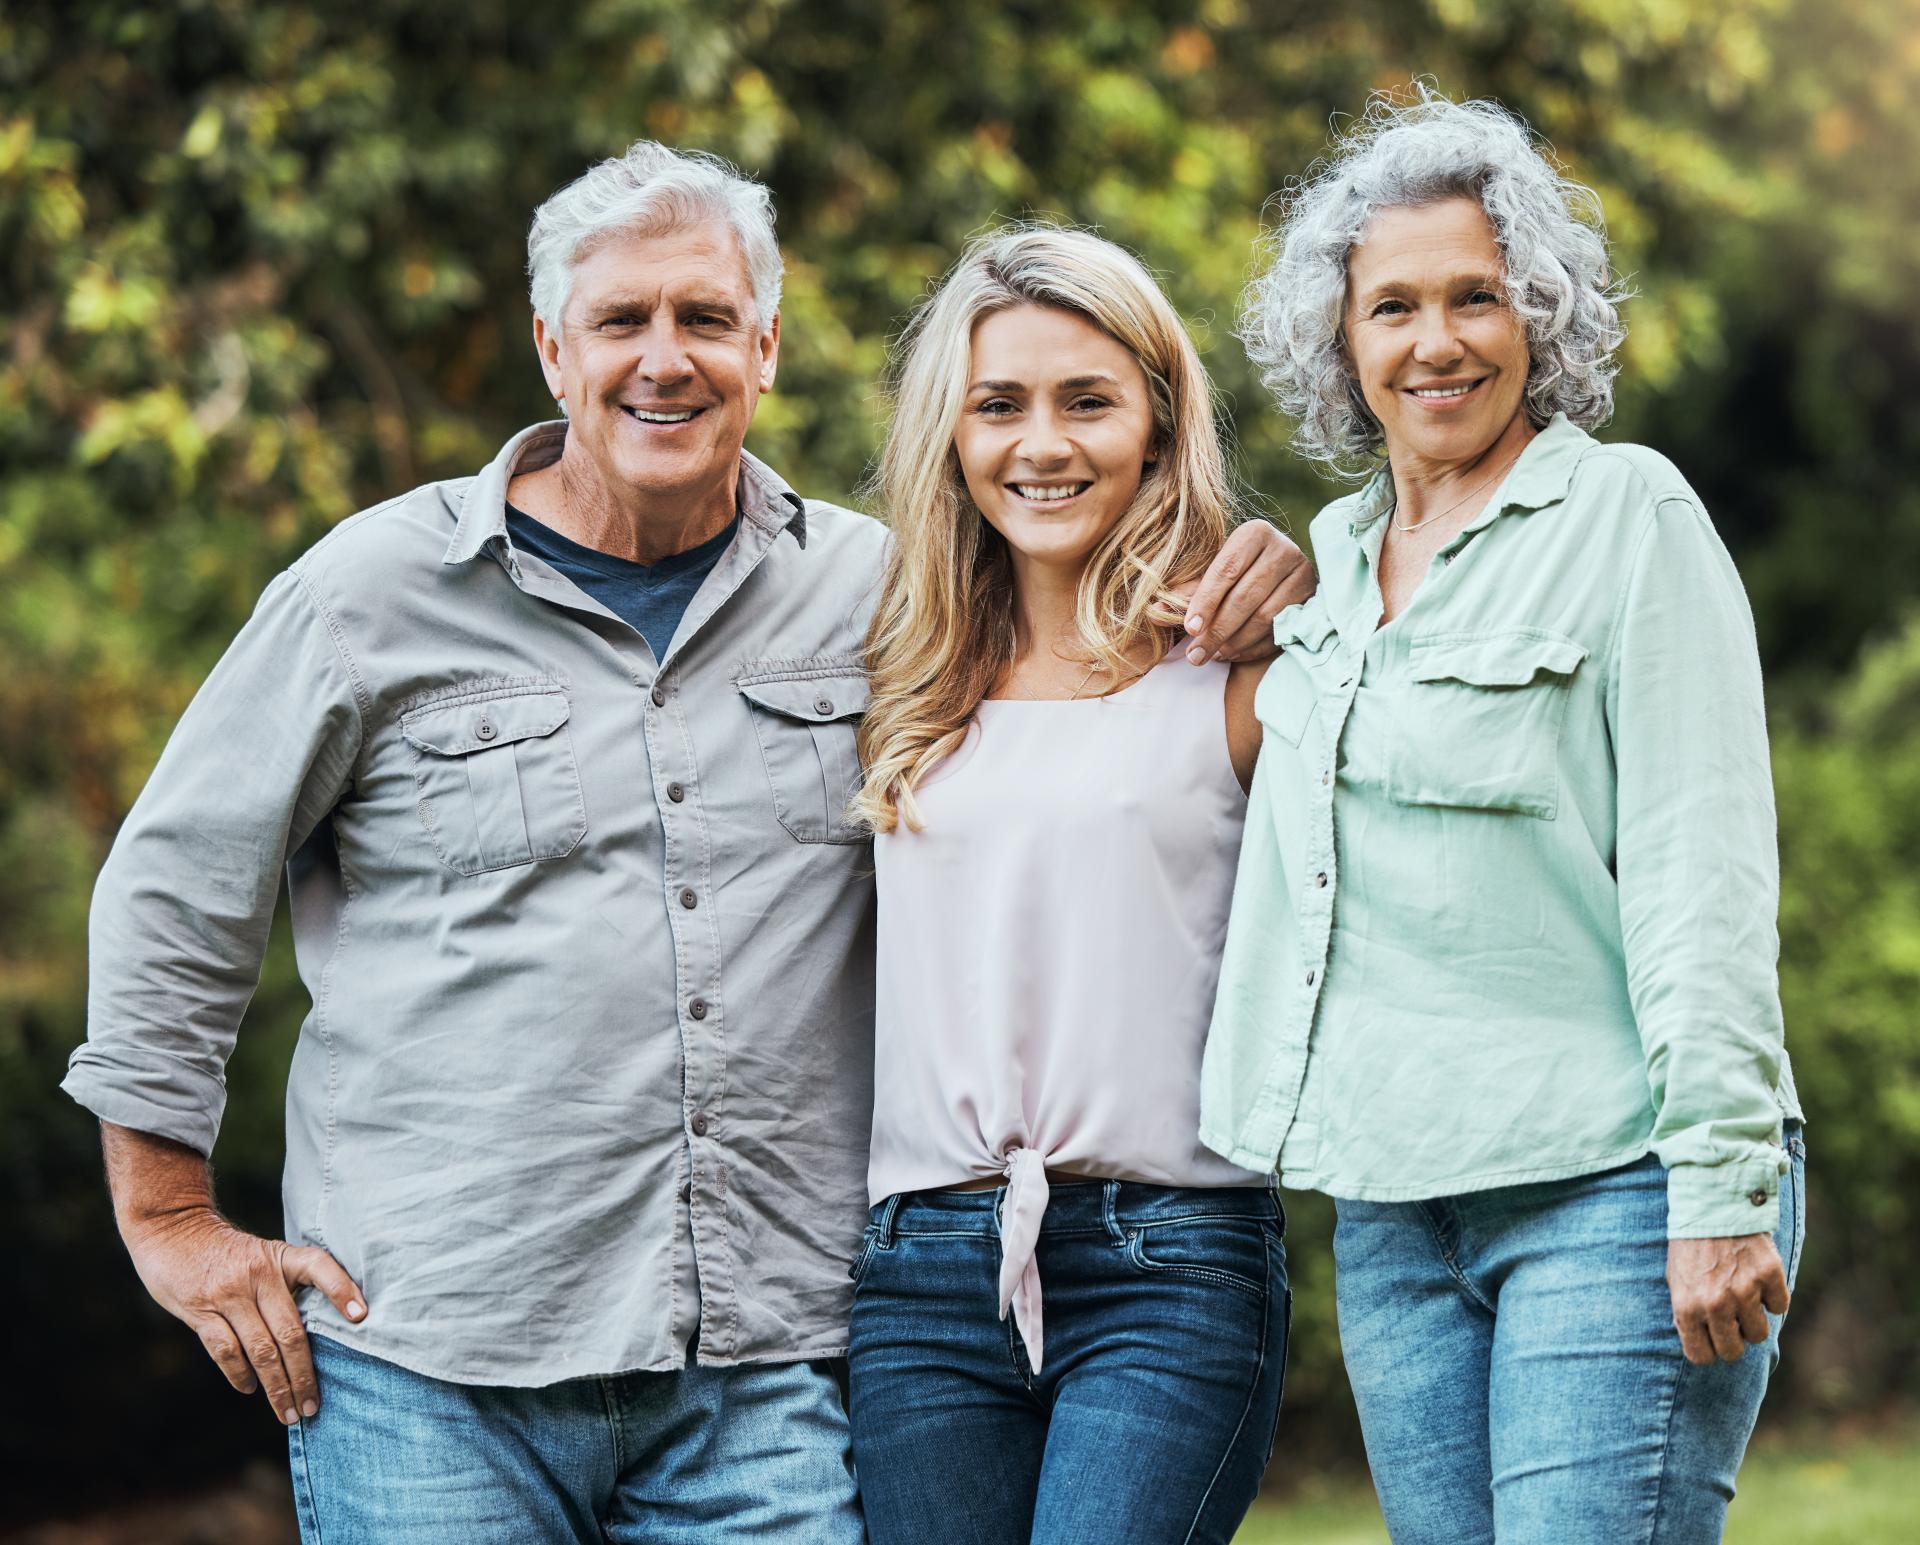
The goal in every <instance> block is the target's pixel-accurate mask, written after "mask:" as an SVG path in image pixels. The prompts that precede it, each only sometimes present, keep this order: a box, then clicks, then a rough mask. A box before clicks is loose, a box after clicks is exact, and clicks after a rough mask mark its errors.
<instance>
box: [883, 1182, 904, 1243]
mask: <svg viewBox="0 0 1920 1545" xmlns="http://www.w3.org/2000/svg"><path fill="white" fill-rule="evenodd" d="M903 1195H905V1193H904V1192H901V1191H896V1192H894V1193H893V1195H892V1196H890V1197H888V1198H887V1199H886V1200H885V1201H884V1202H882V1203H881V1204H880V1237H879V1239H878V1240H877V1241H876V1242H877V1243H878V1244H879V1246H880V1248H881V1249H882V1250H891V1249H892V1248H893V1215H894V1214H895V1213H897V1212H898V1211H899V1210H900V1198H901V1197H902V1196H903Z"/></svg>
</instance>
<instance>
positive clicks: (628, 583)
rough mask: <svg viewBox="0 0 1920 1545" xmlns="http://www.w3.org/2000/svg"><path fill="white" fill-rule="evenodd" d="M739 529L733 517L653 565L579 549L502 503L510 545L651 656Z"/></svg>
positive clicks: (661, 653) (662, 650)
mask: <svg viewBox="0 0 1920 1545" xmlns="http://www.w3.org/2000/svg"><path fill="white" fill-rule="evenodd" d="M739 528H740V517H739V516H738V515H736V516H734V517H733V519H732V520H730V521H728V522H727V529H726V530H724V531H722V532H721V533H720V534H719V535H718V536H716V537H712V538H710V539H709V540H707V541H705V542H702V543H701V544H700V545H699V546H698V547H689V548H688V549H687V550H686V551H685V552H683V553H675V554H674V555H673V556H672V557H670V558H662V559H661V560H660V561H659V562H658V563H635V562H634V561H633V560H632V559H630V558H616V557H614V555H613V554H612V553H603V552H601V551H600V550H599V549H598V548H593V547H582V546H581V545H580V544H579V543H578V542H575V541H573V540H572V539H570V538H568V537H564V536H562V535H561V534H560V533H559V532H558V531H555V530H554V529H553V527H551V526H546V525H542V524H541V523H540V522H539V521H537V520H535V519H534V518H533V517H532V516H531V515H529V514H528V513H527V512H526V511H525V510H519V509H515V508H514V507H513V506H512V505H511V504H509V505H508V506H507V535H508V536H509V537H510V538H511V539H512V541H513V545H514V546H515V547H517V548H519V549H520V551H522V552H528V553H532V554H533V555H534V556H535V557H537V558H541V559H544V560H545V561H546V562H548V563H550V564H552V565H553V567H554V568H556V569H558V570H559V571H560V572H561V573H562V574H564V575H566V576H567V578H568V579H570V580H572V581H573V582H574V583H575V584H576V585H578V586H579V587H580V588H581V589H582V590H584V591H586V593H587V594H588V595H590V596H592V597H593V598H594V600H596V601H598V602H599V603H600V604H601V605H602V606H604V607H606V609H607V610H608V611H610V612H612V613H613V614H614V616H616V617H618V618H619V619H620V620H621V621H622V622H624V623H626V624H627V625H628V626H629V627H631V628H633V629H634V630H635V631H636V632H637V633H639V635H640V636H641V637H642V638H644V639H645V640H646V641H647V643H648V644H649V645H650V646H651V647H652V649H653V657H654V659H655V660H660V659H663V658H664V657H665V656H666V652H667V645H669V644H670V643H672V642H673V630H674V629H675V628H677V627H679V626H680V619H681V617H683V616H684V615H685V614H686V610H687V607H688V606H689V605H690V604H691V603H692V601H693V595H694V592H695V591H696V590H698V589H699V588H700V582H701V581H702V580H704V579H705V578H706V577H707V574H708V572H709V571H710V570H711V569H712V568H713V566H714V565H715V564H716V563H718V562H719V561H720V555H721V554H722V553H723V552H725V551H726V550H727V544H728V543H729V542H731V541H732V540H733V533H734V532H735V531H737V530H738V529H739Z"/></svg>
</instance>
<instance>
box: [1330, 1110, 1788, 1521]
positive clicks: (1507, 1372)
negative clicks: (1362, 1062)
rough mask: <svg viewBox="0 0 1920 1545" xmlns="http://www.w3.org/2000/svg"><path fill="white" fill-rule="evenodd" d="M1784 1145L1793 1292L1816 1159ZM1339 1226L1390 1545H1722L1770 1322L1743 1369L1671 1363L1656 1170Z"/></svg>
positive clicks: (1638, 1169) (1355, 1219) (1344, 1305)
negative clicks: (1809, 1163) (1810, 1167)
mask: <svg viewBox="0 0 1920 1545" xmlns="http://www.w3.org/2000/svg"><path fill="white" fill-rule="evenodd" d="M1786 1139H1787V1149H1788V1153H1789V1157H1790V1161H1791V1167H1790V1170H1789V1174H1788V1176H1787V1177H1786V1179H1785V1180H1784V1181H1783V1182H1782V1184H1781V1188H1780V1223H1779V1228H1778V1230H1777V1231H1776V1232H1775V1234H1774V1243H1775V1245H1776V1246H1777V1247H1778V1248H1779V1251H1780V1259H1781V1261H1782V1262H1783V1263H1784V1264H1785V1266H1786V1269H1787V1280H1788V1282H1789V1283H1790V1284H1791V1283H1792V1281H1793V1280H1794V1278H1795V1277H1796V1276H1797V1274H1798V1272H1799V1267H1800V1247H1801V1244H1802V1242H1803V1241H1804V1239H1805V1237H1806V1211H1805V1197H1806V1191H1805V1185H1806V1148H1805V1146H1804V1144H1803V1142H1802V1140H1801V1136H1800V1129H1799V1126H1798V1124H1797V1123H1795V1124H1790V1125H1789V1126H1788V1128H1787V1131H1786ZM1338 1211H1339V1224H1338V1226H1337V1228H1336V1229H1335V1231H1334V1246H1333V1248H1334V1259H1335V1263H1336V1265H1337V1267H1338V1289H1337V1296H1338V1300H1339V1311H1340V1340H1341V1346H1342V1348H1343V1350H1344V1351H1345V1353H1346V1360H1347V1375H1348V1377H1349V1378H1350V1379H1351V1381H1352V1384H1353V1392H1354V1398H1355V1400H1356V1401H1357V1402H1358V1404H1359V1408H1360V1423H1361V1427H1362V1428H1363V1430H1364V1432H1365V1435H1366V1443H1367V1458H1368V1460H1369V1462H1370V1463H1371V1465H1372V1467H1373V1479H1374V1485H1375V1487H1376V1488H1377V1489H1378V1491H1379V1493H1380V1507H1381V1511H1382V1512H1383V1513H1385V1515H1386V1520H1387V1529H1388V1531H1389V1532H1390V1533H1391V1534H1392V1536H1393V1539H1394V1542H1395V1545H1476V1542H1491V1541H1494V1540H1498V1541H1499V1542H1500V1545H1587V1542H1591V1545H1709V1542H1713V1541H1717V1540H1719V1538H1720V1534H1721V1530H1722V1527H1723V1526H1724V1524H1725V1522H1726V1512H1727V1503H1728V1502H1729V1501H1730V1500H1731V1499H1732V1497H1733V1483H1734V1476H1735V1474H1736V1472H1737V1471H1738V1470H1739V1468H1740V1460H1741V1457H1742V1456H1743V1455H1744V1454H1745V1452H1746V1446H1747V1439H1748V1437H1749V1436H1750V1435H1751V1433H1752V1431H1753V1423H1754V1418H1755V1417H1756V1416H1757V1415H1758V1413H1759V1410H1760V1399H1761V1396H1762V1395H1763V1394H1764V1393H1765V1392H1766V1387H1767V1376H1768V1374H1769V1373H1770V1372H1771V1371H1772V1369H1773V1366H1774V1364H1775V1363H1776V1362H1778V1361H1779V1357H1780V1321H1781V1317H1780V1316H1777V1315H1773V1316H1769V1319H1770V1321H1771V1332H1772V1333H1771V1334H1770V1335H1769V1336H1768V1338H1767V1341H1766V1343H1765V1344H1764V1345H1757V1346H1751V1347H1749V1348H1748V1349H1747V1351H1746V1354H1745V1355H1744V1356H1743V1357H1742V1358H1741V1359H1740V1360H1739V1361H1738V1362H1734V1363H1724V1362H1715V1363H1712V1364H1709V1365H1707V1366H1705V1367H1696V1366H1695V1365H1694V1364H1692V1363H1690V1362H1688V1361H1687V1360H1686V1358H1685V1357H1684V1356H1683V1355H1682V1354H1681V1350H1680V1337H1679V1333H1678V1332H1677V1331H1675V1330H1674V1328H1673V1304H1672V1300H1671V1298H1670V1297H1669V1295H1668V1291H1667V1283H1666V1264H1667V1176H1666V1171H1665V1170H1664V1169H1662V1168H1661V1166H1660V1163H1659V1161H1658V1160H1657V1159H1653V1158H1651V1157H1649V1158H1646V1159H1642V1160H1640V1161H1639V1162H1638V1163H1635V1164H1629V1165H1627V1166H1625V1167H1624V1168H1621V1169H1615V1170H1608V1171H1606V1172H1605V1173H1602V1174H1598V1175H1582V1176H1579V1177H1578V1178H1576V1179H1572V1180H1555V1181H1547V1182H1543V1183H1540V1184H1535V1185H1523V1186H1507V1187H1503V1188H1501V1189H1497V1190H1491V1191H1477V1192H1474V1193H1472V1194H1470V1195H1466V1196H1454V1197H1447V1198H1444V1199H1441V1200H1438V1201H1427V1202H1387V1203H1382V1202H1355V1201H1346V1200H1342V1201H1340V1202H1339V1204H1338Z"/></svg>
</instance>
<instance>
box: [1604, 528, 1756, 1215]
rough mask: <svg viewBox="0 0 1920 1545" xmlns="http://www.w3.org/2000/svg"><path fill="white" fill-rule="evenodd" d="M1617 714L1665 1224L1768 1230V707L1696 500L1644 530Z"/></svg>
mask: <svg viewBox="0 0 1920 1545" xmlns="http://www.w3.org/2000/svg"><path fill="white" fill-rule="evenodd" d="M1607 714H1608V728H1609V731H1610V733H1611V735H1612V739H1613V746H1614V753H1615V757H1616V759H1617V768H1618V792H1619V806H1618V812H1619V814H1618V838H1617V849H1616V862H1617V875H1618V881H1619V896H1620V922H1621V937H1622V943H1623V946H1624V949H1625V954H1626V963H1627V981H1628V988H1629V991H1630V993H1631V997H1632V1003H1633V1010H1634V1014H1635V1017H1636V1019H1637V1021H1638V1024H1639V1029H1640V1037H1641V1041H1642V1044H1643V1046H1644V1049H1645V1054H1646V1063H1647V1077H1648V1081H1649V1084H1650V1088H1651V1094H1652V1100H1653V1108H1654V1129H1653V1135H1652V1147H1653V1149H1654V1152H1655V1153H1656V1154H1658V1156H1659V1158H1660V1160H1661V1162H1662V1163H1663V1164H1665V1165H1666V1166H1667V1170H1668V1192H1667V1195H1668V1235H1669V1237H1671V1238H1675V1239H1690V1238H1716V1237H1725V1236H1732V1235H1738V1234H1755V1233H1770V1232H1772V1230H1773V1228H1774V1226H1775V1222H1776V1220H1777V1217H1778V1210H1779V1183H1780V1175H1781V1173H1782V1172H1783V1171H1784V1169H1785V1167H1786V1163H1785V1154H1784V1152H1783V1150H1782V1149H1781V1148H1780V1146H1779V1138H1780V1123H1781V1106H1780V1104H1779V1102H1778V1099H1777V1098H1776V1093H1775V1091H1776V1089H1777V1088H1778V1085H1779V1082H1780V1074H1781V1062H1782V1058H1783V1054H1784V1053H1783V1046H1784V1037H1783V1032H1782V1025H1781V1015H1780V997H1779V986H1778V979H1777V962H1778V955H1779V936H1778V931H1777V926H1776V918H1777V913H1778V908H1779V857H1778V849H1777V845H1776V843H1777V839H1776V832H1775V821H1774V803H1773V782H1772V777H1771V773H1770V770H1769V766H1768V757H1767V731H1766V715H1765V710H1764V707H1763V704H1762V698H1761V684H1760V663H1759V654H1758V650H1757V647H1756V644H1755V639H1754V630H1753V620H1752V614H1751V612H1750V611H1749V609H1748V606H1747V600H1746V595H1745V592H1744V590H1743V589H1742V587H1741V584H1740V579H1739V575H1738V574H1737V573H1736V571H1735V569H1734V566H1733V562H1732V560H1731V559H1730V558H1729V557H1728V555H1727V552H1726V549H1725V547H1724V546H1722V544H1721V542H1720V539H1719V537H1718V536H1717V535H1716V534H1715V532H1714V530H1713V527H1712V525H1711V523H1710V522H1709V521H1708V519H1707V517H1706V514H1705V512H1704V511H1702V510H1701V509H1700V508H1699V507H1698V506H1697V505H1695V504H1693V503H1691V502H1690V501H1688V500H1686V499H1681V498H1666V499H1663V500H1661V501H1660V502H1659V503H1658V504H1657V505H1656V507H1655V509H1654V511H1653V517H1652V520H1651V522H1650V524H1649V525H1648V526H1647V527H1646V528H1645V530H1644V531H1643V532H1642V533H1641V536H1640V538H1639V545H1638V550H1637V552H1636V553H1635V555H1634V558H1633V562H1632V564H1631V565H1630V568H1629V572H1628V577H1627V581H1626V584H1625V587H1624V589H1623V591H1622V595H1621V602H1620V610H1619V615H1618V619H1617V622H1616V625H1615V641H1614V649H1613V657H1612V661H1611V675H1610V679H1609V683H1608V691H1607Z"/></svg>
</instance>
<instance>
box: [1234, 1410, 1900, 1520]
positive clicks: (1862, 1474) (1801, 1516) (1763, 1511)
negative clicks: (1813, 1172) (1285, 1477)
mask: <svg viewBox="0 0 1920 1545" xmlns="http://www.w3.org/2000/svg"><path fill="white" fill-rule="evenodd" d="M1916 1540H1920V1421H1909V1422H1907V1423H1906V1424H1904V1425H1901V1426H1897V1427H1894V1428H1891V1429H1889V1430H1887V1431H1884V1432H1880V1433H1876V1434H1873V1435H1870V1436H1864V1437H1858V1438H1854V1439H1852V1440H1850V1441H1847V1442H1845V1443H1835V1442H1834V1441H1833V1440H1832V1439H1831V1438H1827V1437H1821V1436H1816V1435H1813V1434H1807V1435H1803V1436H1802V1438H1801V1439H1800V1440H1799V1441H1795V1440H1794V1439H1792V1438H1776V1439H1773V1440H1771V1441H1769V1442H1767V1443H1766V1444H1764V1445H1762V1446H1759V1447H1756V1448H1755V1449H1754V1451H1753V1452H1752V1453H1751V1454H1749V1455H1748V1457H1747V1462H1746V1464H1745V1465H1744V1466H1743V1467H1742V1469H1741V1472H1740V1494H1739V1495H1738V1496H1737V1497H1735V1498H1734V1502H1733V1507H1732V1509H1731V1511H1730V1512H1729V1513H1728V1516H1727V1533H1726V1540H1725V1545H1912V1542H1913V1541H1916ZM1235 1545H1387V1531H1386V1527H1385V1525H1383V1524H1382V1523H1381V1522H1380V1510H1379V1508H1378V1506H1376V1505H1375V1503H1374V1500H1373V1492H1372V1490H1371V1488H1369V1487H1368V1486H1367V1485H1366V1483H1365V1482H1364V1481H1353V1482H1348V1483H1346V1484H1344V1485H1342V1484H1338V1483H1327V1482H1322V1483H1319V1484H1312V1483H1310V1484H1309V1485H1307V1486H1306V1487H1303V1488H1301V1489H1300V1490H1299V1491H1298V1492H1296V1493H1295V1494H1294V1495H1293V1496H1291V1497H1289V1498H1288V1499H1287V1500H1286V1501H1284V1502H1274V1503H1262V1504H1260V1505H1259V1506H1257V1507H1256V1508H1255V1509H1254V1511H1253V1513H1252V1515H1251V1516H1250V1517H1249V1518H1248V1519H1247V1522H1246V1525H1245V1527H1243V1528H1242V1529H1241V1531H1240V1533H1239V1534H1238V1535H1236V1536H1235Z"/></svg>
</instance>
